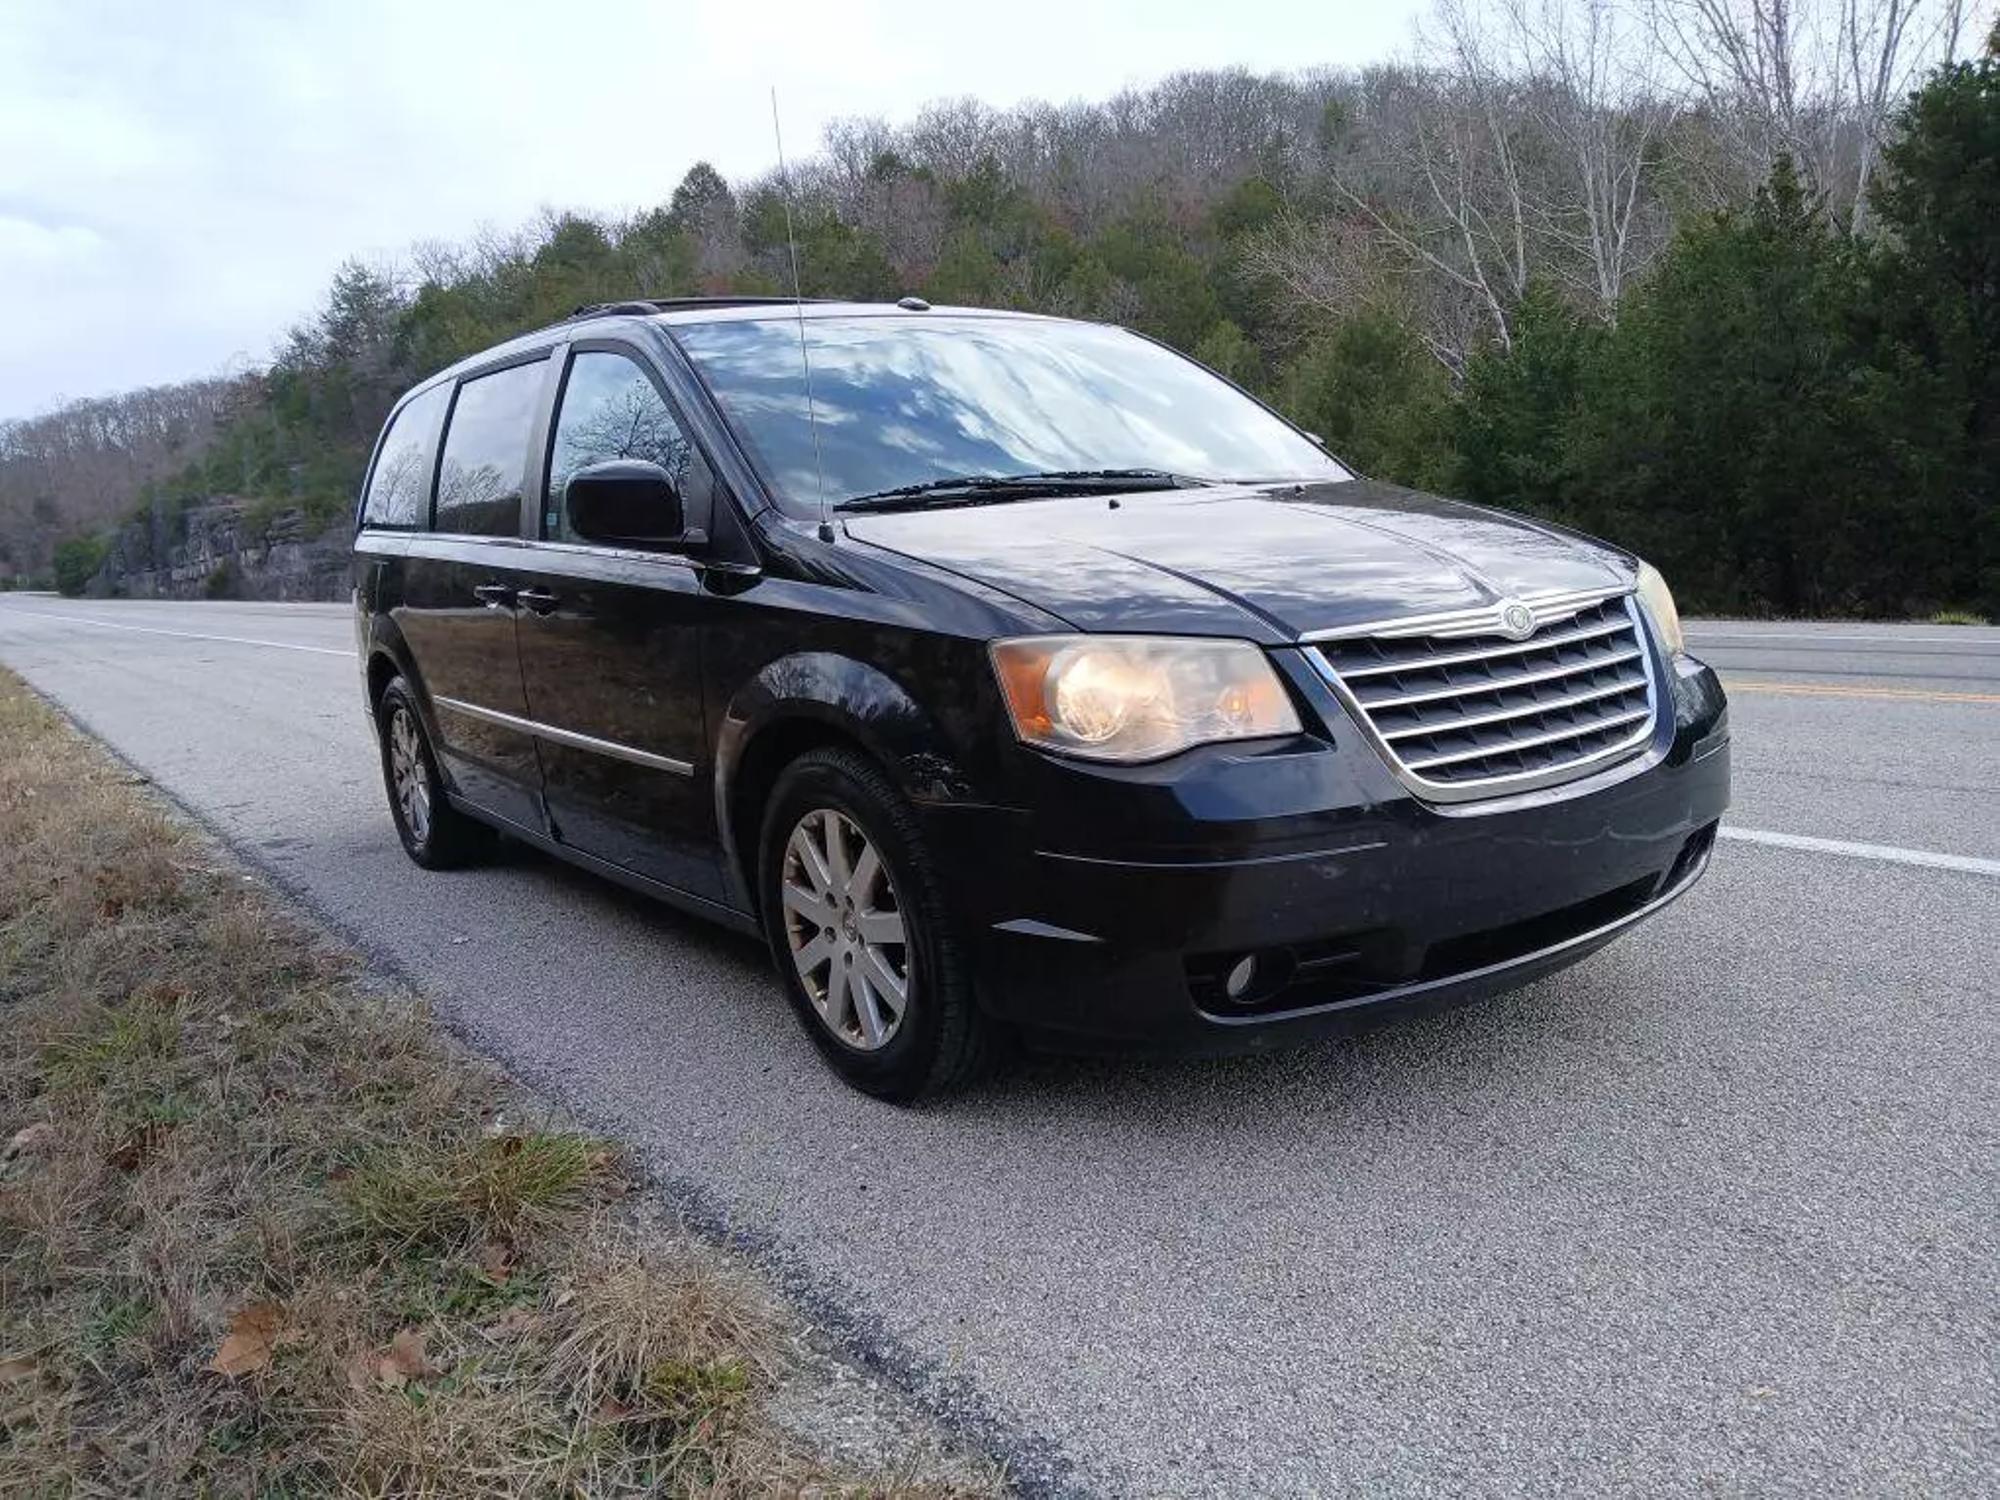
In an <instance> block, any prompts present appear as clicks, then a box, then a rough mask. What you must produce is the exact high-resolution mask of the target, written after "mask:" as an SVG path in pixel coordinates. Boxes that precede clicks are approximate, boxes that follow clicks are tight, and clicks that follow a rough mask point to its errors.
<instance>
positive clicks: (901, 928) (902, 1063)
mask: <svg viewBox="0 0 2000 1500" xmlns="http://www.w3.org/2000/svg"><path fill="white" fill-rule="evenodd" d="M758 847H759V850H760V859H759V870H758V886H759V889H758V894H759V905H760V907H761V909H762V912H763V917H764V930H765V934H766V936H767V937H768V938H769V940H770V944H771V954H772V957H773V958H774V959H775V961H776V963H777V967H778V975H779V978H780V980H781V982H782V983H783V984H784V986H785V993H786V995H787V997H788V998H789V999H790V1000H791V1002H792V1008H793V1009H794V1010H795V1011H797V1013H798V1016H799V1020H800V1022H801V1023H802V1024H803V1025H804V1026H805V1028H806V1030H807V1032H808V1033H809V1034H810V1035H811V1037H812V1039H813V1042H814V1044H815V1045H816V1046H817V1047H818V1048H819V1050H820V1054H821V1055H822V1056H823V1057H825V1058H826V1060H827V1061H828V1062H829V1063H830V1064H831V1065H832V1066H833V1068H834V1070H835V1071H836V1072H838V1073H839V1074H840V1075H841V1077H843V1078H845V1079H846V1080H847V1081H848V1082H849V1083H850V1084H852V1085H853V1086H854V1087H856V1088H858V1089H860V1090H862V1091H863V1092H865V1093H869V1094H873V1095H875V1096H876V1097H877V1098H879V1099H887V1100H890V1101H892V1102H894V1103H899V1104H903V1103H909V1102H911V1101H913V1100H916V1099H919V1098H922V1097H924V1096H926V1095H932V1094H940V1093H946V1092H949V1091H950V1090H952V1089H954V1088H957V1087H959V1086H961V1085H963V1084H964V1083H966V1082H968V1081H970V1079H972V1078H973V1077H974V1076H976V1074H977V1073H978V1072H979V1071H980V1070H981V1069H982V1068H983V1067H984V1066H985V1064H986V1062H987V1060H988V1057H989V1055H990V1052H991V1043H992V1030H993V1027H992V1023H991V1022H990V1021H989V1020H988V1018H987V1017H986V1016H985V1015H984V1014H983V1013H982V1012H981V1011H980V1010H979V1008H978V1005H977V1003H976V1002H975V1001H974V999H973V994H972V984H971V979H970V975H969V974H968V973H967V972H966V969H965V964H964V960H963V959H962V957H961V956H960V952H959V947H958V944H957V943H956V941H955V940H954V938H953V934H952V931H951V925H950V921H949V918H948V914H947V907H946V903H945V900H944V891H943V886H942V884H941V882H940V881H939V879H938V876H937V873H936V870H935V867H934V866H933V864H932V862H931V859H930V854H929V851H928V849H927V848H926V847H925V845H924V841H923V834H922V831H921V829H920V828H919V827H918V825H917V819H916V815H915V813H914V812H912V810H911V808H910V805H909V803H908V802H906V801H905V800H904V799H903V797H902V795H901V794H900V793H899V792H898V791H897V790H896V788H895V787H894V785H892V784H891V783H890V781H889V779H888V777H886V776H885V775H883V774H882V771H881V770H880V768H879V767H877V766H876V765H875V764H874V763H873V762H871V761H869V760H868V759H867V758H865V757H864V756H861V755H858V754H856V753H854V752H853V751H850V750H844V749H833V748H829V749H823V750H813V751H809V752H808V753H807V754H805V755H802V756H800V757H799V758H798V759H797V760H795V761H793V762H792V764H791V765H789V766H787V767H786V768H785V770H784V772H783V774H782V775H780V776H779V778H778V782H777V785H776V786H775V787H774V788H773V789H772V793H771V798H770V801H769V804H768V805H767V808H766V811H765V815H764V827H763V836H762V838H761V839H760V841H759V845H758Z"/></svg>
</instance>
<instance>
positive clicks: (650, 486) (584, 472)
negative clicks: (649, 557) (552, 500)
mask: <svg viewBox="0 0 2000 1500" xmlns="http://www.w3.org/2000/svg"><path fill="white" fill-rule="evenodd" d="M563 510H564V512H565V513H566V514H567V515H568V517H569V529H570V531H571V532H572V533H573V534H574V535H576V536H579V537H581V538H583V540H585V541H587V542H603V543H605V544H606V545H609V546H621V547H668V546H674V545H676V544H678V543H681V542H685V541H686V540H687V539H688V538H687V520H686V517H685V516H684V515H683V513H682V510H681V497H680V491H678V490H676V489H675V488H674V482H673V480H671V479H669V478H668V477H667V471H666V470H665V469H663V468H661V467H660V466H659V465H658V464H656V463H648V462H647V461H646V460H644V459H638V458H613V459H607V460H606V461H605V462H603V463H600V464H591V465H590V466H589V467H587V468H582V469H578V470H577V471H576V472H575V473H574V474H572V475H570V477H569V482H568V483H566V484H565V485H564V486H563Z"/></svg>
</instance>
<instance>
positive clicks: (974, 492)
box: [834, 469, 1215, 510]
mask: <svg viewBox="0 0 2000 1500" xmlns="http://www.w3.org/2000/svg"><path fill="white" fill-rule="evenodd" d="M1213 483H1215V481H1214V480H1210V479H1198V478H1196V477H1195V476H1193V475H1191V474H1173V473H1169V472H1168V471H1167V470H1165V469H1048V470H1044V471H1042V472H1040V473H1035V474H961V475H957V476H954V477H952V478H949V479H927V480H925V481H924V482H923V483H922V484H905V485H899V486H898V487H897V488H895V489H893V490H877V491H876V492H875V493H874V494H871V495H856V496H855V497H854V498H853V499H851V500H843V501H841V502H840V503H839V504H838V505H836V506H835V507H834V509H835V510H910V509H914V508H916V507H919V506H925V505H976V504H980V503H982V502H989V501H995V500H1025V499H1030V498H1034V497H1037V496H1042V497H1046V496H1051V495H1089V494H1096V493H1100V492H1103V491H1106V490H1111V491H1116V492H1118V493H1121V494H1122V493H1127V492H1130V491H1135V490H1176V489H1193V488H1198V487H1200V486H1202V485H1207V484H1213Z"/></svg>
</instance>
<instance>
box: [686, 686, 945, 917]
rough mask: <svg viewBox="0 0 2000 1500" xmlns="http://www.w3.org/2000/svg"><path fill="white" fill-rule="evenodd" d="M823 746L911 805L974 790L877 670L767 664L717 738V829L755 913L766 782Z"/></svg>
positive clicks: (931, 723)
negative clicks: (873, 767) (872, 767)
mask: <svg viewBox="0 0 2000 1500" xmlns="http://www.w3.org/2000/svg"><path fill="white" fill-rule="evenodd" d="M826 746H842V747H846V748H849V749H852V750H855V751H857V752H858V753H860V754H862V755H865V756H867V757H868V758H869V759H870V760H872V761H874V762H875V763H876V764H878V765H880V766H881V767H882V768H883V769H884V770H885V771H886V772H887V773H888V775H889V778H890V780H891V781H892V782H894V783H895V785H896V787H897V789H898V790H899V791H901V792H902V793H903V795H904V796H906V797H908V798H909V799H910V800H911V801H913V802H918V803H923V802H939V801H958V800H963V799H965V798H966V797H967V796H968V795H969V794H970V793H969V787H968V783H967V780H966V777H965V775H964V773H963V771H962V769H961V768H960V766H959V764H958V760H957V758H956V757H955V756H954V755H953V754H952V753H951V750H950V748H949V743H948V741H947V739H946V737H945V735H944V732H943V730H942V729H941V728H940V727H939V725H938V724H937V722H936V720H935V719H934V718H933V716H932V715H931V714H930V713H929V712H928V711H927V710H926V709H924V708H923V706H922V705H920V704H919V703H918V702H917V701H916V700H915V699H914V698H913V697H911V696H910V694H909V692H908V691H907V690H906V689H904V688H903V687H902V685H901V684H900V683H898V682H896V680H895V679H894V678H892V677H890V676H889V675H888V674H887V673H886V672H884V671H882V670H881V669H880V668H879V667H875V666H871V665H869V664H868V663H866V662H862V661H857V660H855V659H854V658H853V657H848V656H841V655H838V654H837V653H833V652H801V653H799V654H797V655H793V656H788V657H784V658H781V659H780V660H778V661H774V662H772V663H770V664H769V665H768V666H766V667H765V668H764V669H763V670H762V671H760V672H759V673H757V675H756V676H755V677H753V678H752V679H751V680H750V681H749V682H747V683H745V684H744V685H743V687H742V688H741V689H739V690H738V692H737V694H736V696H735V697H734V698H733V699H732V700H731V701H730V704H729V707H728V708H727V710H726V711H725V712H724V715H723V720H722V727H721V732H720V733H719V734H718V736H717V740H716V757H715V816H716V827H717V829H718V830H719V832H720V835H721V842H722V853H723V868H724V874H725V876H726V878H727V880H728V882H729V885H730V887H731V893H732V895H733V896H734V897H735V898H736V899H737V901H738V902H739V903H740V904H741V905H742V908H743V909H744V910H745V911H748V912H751V913H753V914H754V913H755V912H756V911H757V909H758V896H757V859H758V849H757V839H758V834H759V832H760V829H761V825H762V822H763V816H764V807H765V805H766V803H767V802H768V800H769V797H770V793H771V788H772V787H773V786H775V785H776V784H777V780H778V777H779V775H780V774H782V773H783V771H784V768H785V767H786V766H788V765H790V764H791V763H792V762H793V761H794V760H796V759H798V758H799V756H801V755H804V754H805V753H806V752H808V751H810V750H816V749H820V748H823V747H826Z"/></svg>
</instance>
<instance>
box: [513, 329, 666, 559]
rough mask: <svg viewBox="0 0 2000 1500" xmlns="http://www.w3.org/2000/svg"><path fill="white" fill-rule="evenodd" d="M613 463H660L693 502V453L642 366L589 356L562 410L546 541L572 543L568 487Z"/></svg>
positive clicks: (545, 516) (545, 510)
mask: <svg viewBox="0 0 2000 1500" xmlns="http://www.w3.org/2000/svg"><path fill="white" fill-rule="evenodd" d="M611 458H642V459H646V460H647V461H649V462H651V463H656V464H658V465H659V466H660V467H661V468H663V469H665V470H666V471H667V475H668V477H669V478H671V479H672V480H673V482H674V487H675V488H676V489H678V490H679V491H680V492H681V494H682V496H683V497H686V496H687V495H688V491H689V488H690V486H689V483H688V481H689V469H690V467H691V465H692V463H693V459H694V450H693V448H692V446H691V445H690V444H689V442H688V440H687V435H686V434H685V433H684V432H682V431H681V425H680V423H679V422H677V421H675V420H674V414H673V412H672V411H671V410H669V409H668V407H667V403H666V402H665V401H664V400H662V399H661V397H660V393H659V390H658V389H657V388H656V387H655V386H654V384H653V382H652V381H651V380H650V379H649V378H648V377H647V375H646V372H645V371H644V370H643V369H641V368H640V367H639V365H638V363H637V362H636V361H634V360H631V359H628V358H626V357H625V356H624V355H622V354H611V353H607V352H605V351H602V350H587V351H585V352H584V353H582V354H579V355H577V356H576V358H575V359H573V360H572V361H571V362H570V367H569V378H568V379H567V380H566V381H564V382H563V394H562V409H561V410H560V411H559V412H558V413H557V416H556V430H555V440H554V442H553V443H552V444H551V446H550V450H549V487H548V492H547V494H546V495H545V496H544V497H543V504H542V535H543V536H547V537H557V538H561V539H563V540H568V539H569V535H570V533H569V521H568V518H567V517H566V516H565V515H564V514H563V504H562V496H563V486H564V485H565V484H567V483H568V482H569V477H570V475H572V474H574V473H575V472H576V471H577V470H578V469H582V468H587V467H588V466H589V465H591V464H595V463H602V462H604V461H605V460H606V459H611Z"/></svg>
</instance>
